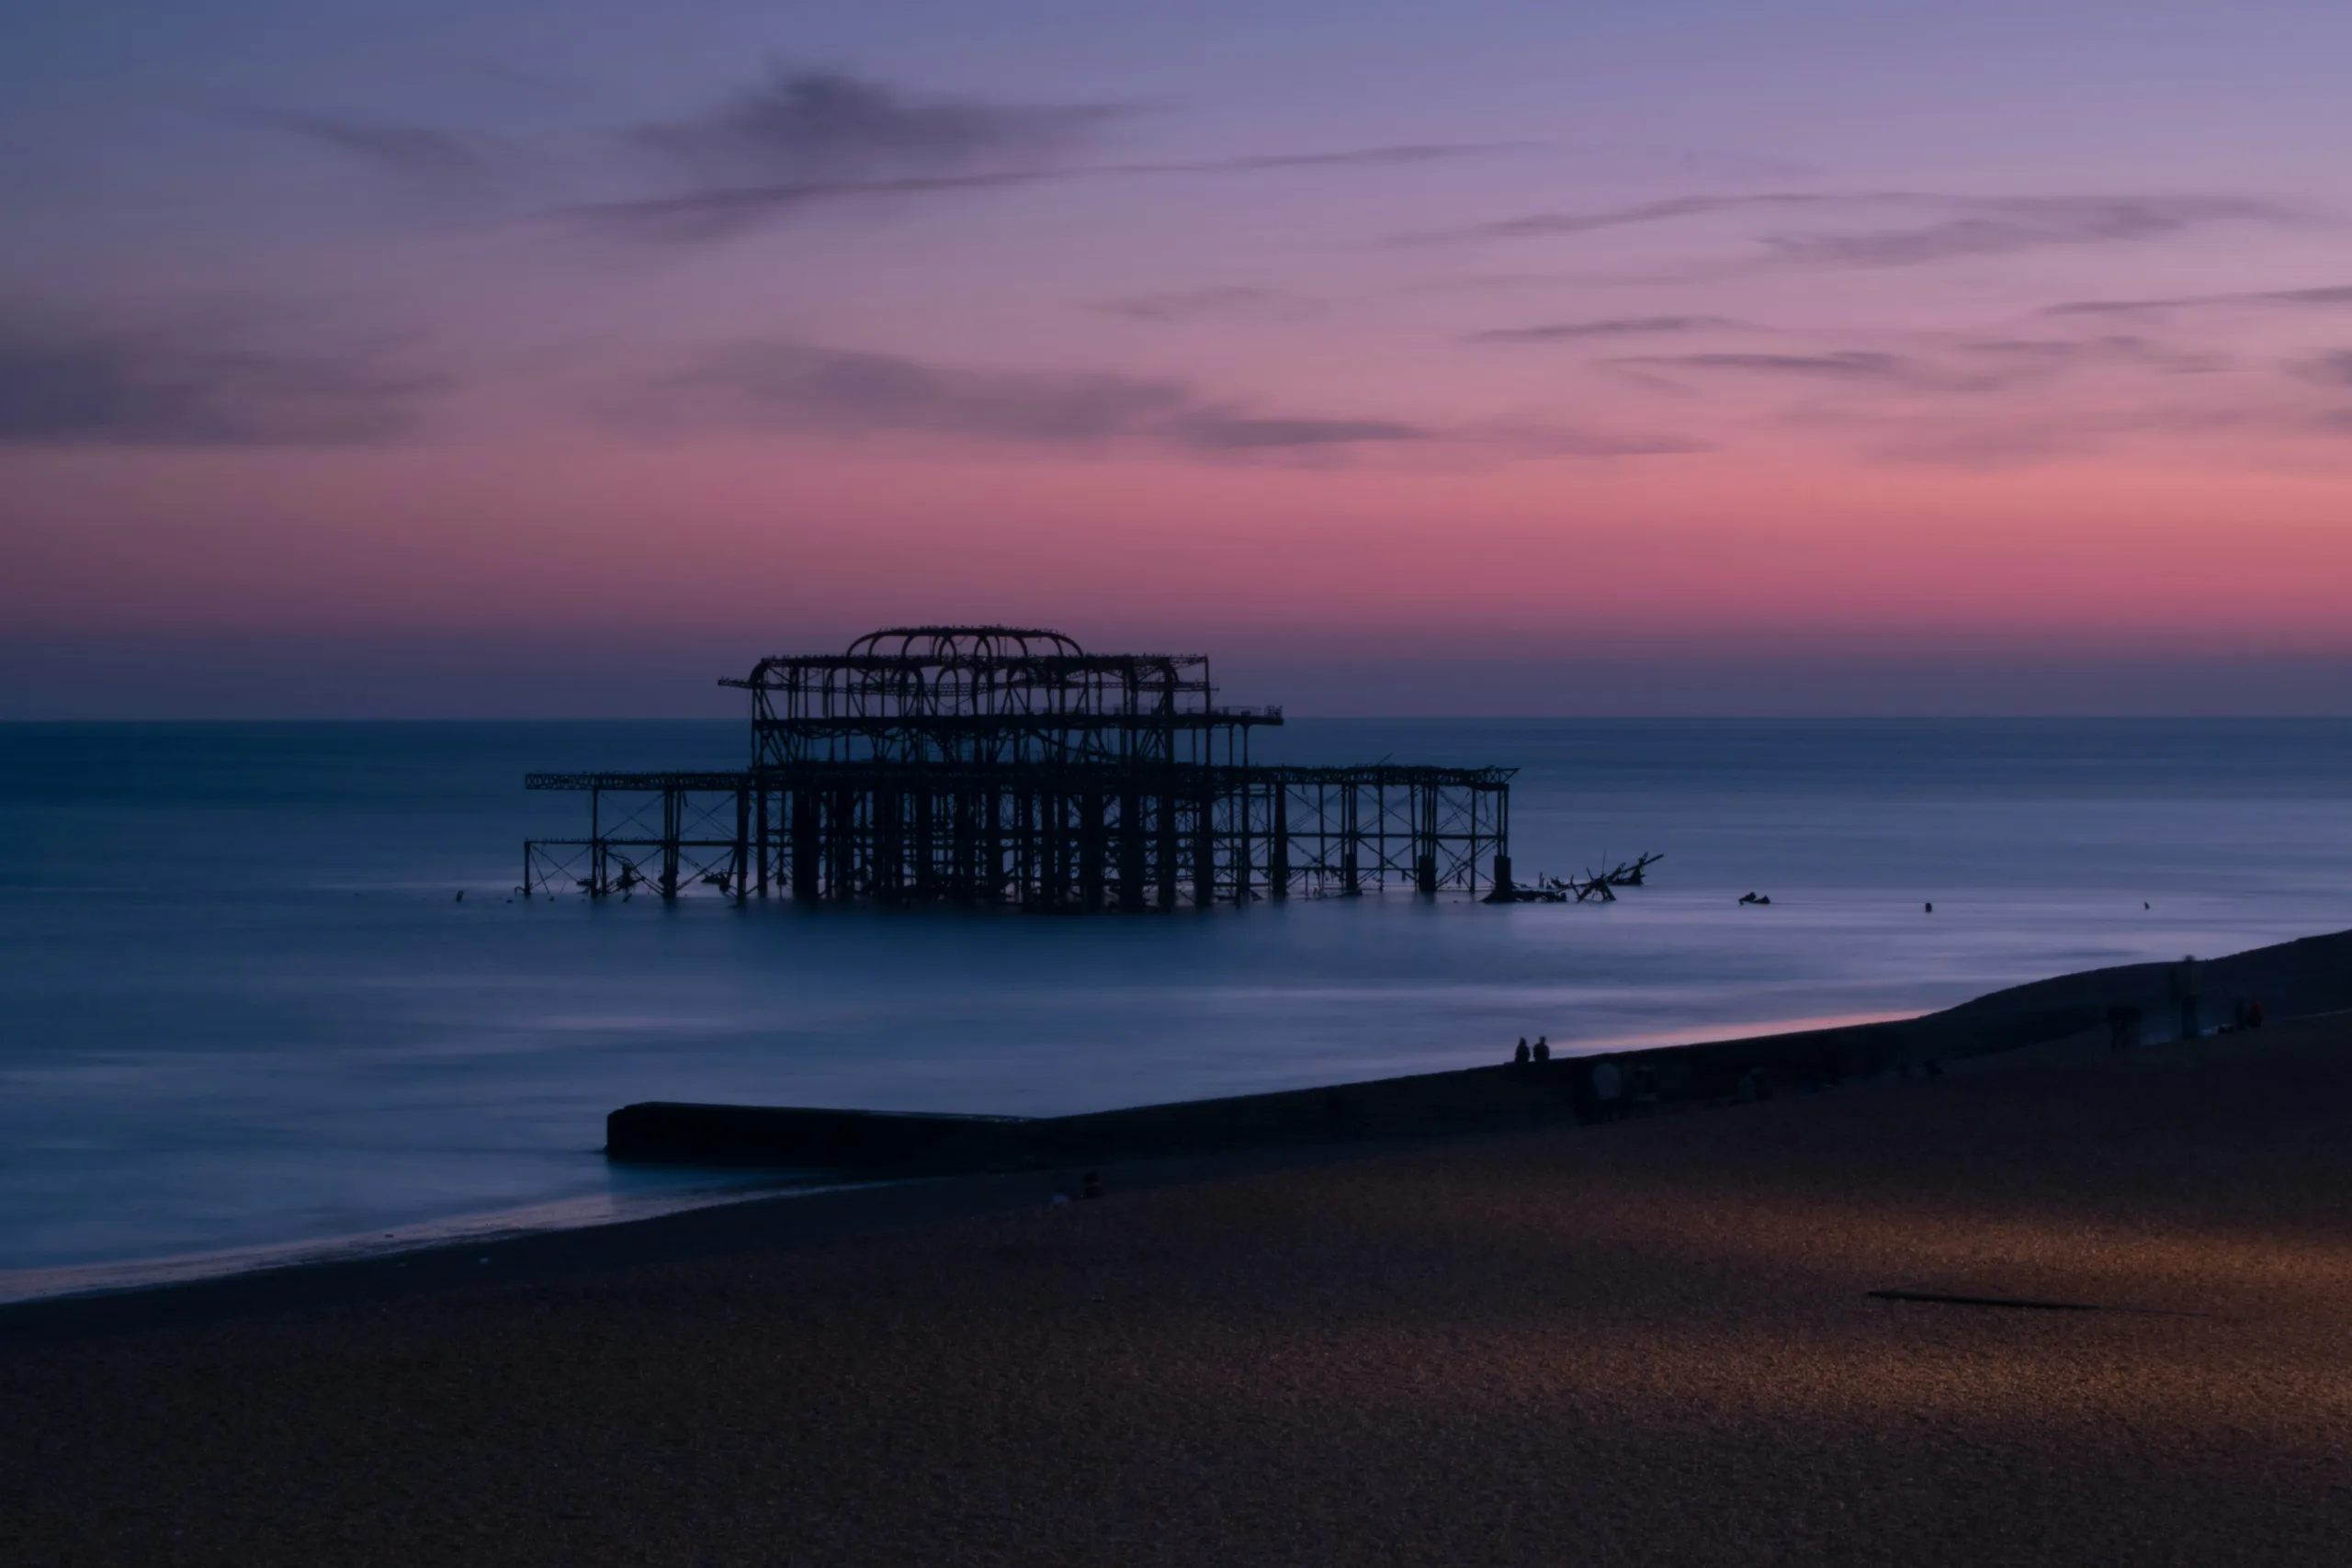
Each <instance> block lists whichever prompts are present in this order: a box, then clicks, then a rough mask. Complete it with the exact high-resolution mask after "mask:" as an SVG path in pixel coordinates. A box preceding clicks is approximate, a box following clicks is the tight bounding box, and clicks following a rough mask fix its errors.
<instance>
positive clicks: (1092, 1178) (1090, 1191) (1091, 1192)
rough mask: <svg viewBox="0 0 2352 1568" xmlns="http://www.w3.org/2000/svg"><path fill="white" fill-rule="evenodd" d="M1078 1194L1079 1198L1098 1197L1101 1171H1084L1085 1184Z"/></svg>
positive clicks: (1101, 1180)
mask: <svg viewBox="0 0 2352 1568" xmlns="http://www.w3.org/2000/svg"><path fill="white" fill-rule="evenodd" d="M1078 1195H1079V1196H1080V1197H1081V1198H1100V1197H1101V1196H1103V1173H1102V1172H1101V1171H1099V1170H1090V1171H1088V1172H1087V1173H1086V1185H1085V1186H1084V1187H1082V1188H1080V1190H1079V1194H1078Z"/></svg>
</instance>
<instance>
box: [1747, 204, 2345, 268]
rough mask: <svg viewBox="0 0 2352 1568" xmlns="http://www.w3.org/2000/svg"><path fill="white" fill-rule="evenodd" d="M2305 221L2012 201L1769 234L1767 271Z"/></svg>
mask: <svg viewBox="0 0 2352 1568" xmlns="http://www.w3.org/2000/svg"><path fill="white" fill-rule="evenodd" d="M2302 217H2303V214H2301V212H2298V211H2295V210H2293V209H2289V208H2287V207H2284V206H2282V205H2280V204H2278V203H2276V202H2268V201H2258V200H2252V199H2247V198H2243V197H2007V198H2004V199H2001V200H1996V201H1979V202H1971V203H1967V204H1964V210H1963V211H1962V215H1961V216H1958V217H1953V218H1949V219H1944V220H1939V221H1937V222H1933V223H1926V224H1918V225H1914V226H1911V227H1907V228H1899V229H1876V230H1868V231H1858V232H1842V233H1805V234H1767V235H1765V236H1763V237H1762V238H1761V239H1760V240H1759V241H1758V243H1760V244H1762V245H1763V246H1764V248H1765V251H1766V255H1765V256H1764V257H1763V258H1762V259H1761V260H1760V261H1759V262H1758V263H1757V264H1755V265H1759V266H1765V267H1781V266H1792V267H1898V266H1921V265H1928V264H1931V263H1935V262H1944V261H1960V260H1969V259H1976V258H1982V257H1989V256H2005V255H2014V254H2018V253H2020V252H2025V251H2035V250H2047V249H2052V248H2056V247H2063V246H2070V245H2086V244H2119V243H2134V242H2144V241H2150V240H2161V239H2168V238H2170V237H2172V236H2174V235H2177V234H2181V233H2185V232H2187V231H2189V230H2191V229H2196V228H2200V227H2203V226H2206V225H2210V224H2215V223H2224V222H2262V223H2285V222H2292V221H2299V220H2301V219H2302Z"/></svg>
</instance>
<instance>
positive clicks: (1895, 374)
mask: <svg viewBox="0 0 2352 1568" xmlns="http://www.w3.org/2000/svg"><path fill="white" fill-rule="evenodd" d="M1609 363H1611V364H1612V365H1625V366H1634V367H1640V368H1643V369H1648V370H1702V371H1733V372H1736V373H1739V374H1743V375H1759V376H1781V377H1796V378H1802V379H1804V380H1808V381H1909V380H1915V379H1917V378H1919V377H1920V375H1921V374H1922V370H1923V367H1921V366H1920V365H1919V364H1918V363H1917V362H1916V361H1914V360H1910V359H1906V358H1905V357H1903V356H1901V355H1893V354H1879V353H1872V352H1868V351H1864V350H1859V349H1853V350H1842V351H1838V352H1833V353H1826V354H1641V355H1625V356H1623V357H1622V358H1618V359H1612V360H1611V361H1610V362H1609Z"/></svg>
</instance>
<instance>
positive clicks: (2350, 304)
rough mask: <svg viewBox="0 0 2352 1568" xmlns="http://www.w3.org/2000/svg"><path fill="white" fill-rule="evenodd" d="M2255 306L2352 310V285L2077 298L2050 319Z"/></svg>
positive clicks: (2052, 310)
mask: <svg viewBox="0 0 2352 1568" xmlns="http://www.w3.org/2000/svg"><path fill="white" fill-rule="evenodd" d="M2233 305H2252V306H2261V307H2267V308H2272V309H2279V310H2345V309H2346V308H2352V283H2338V284H2328V285H2325V286H2324V287H2321V288H2265V289H2258V290H2256V291H2254V292H2251V293H2240V294H2183V295H2176V296H2174V297H2173V298H2171V299H2075V300H2071V301H2069V302H2067V303H2065V304H2063V305H2051V306H2048V307H2046V308H2045V309H2044V310H2043V312H2042V313H2043V314H2045V315H2051V316H2107V315H2136V314H2140V313H2143V312H2148V311H2155V310H2192V309H2202V308H2206V307H2212V306H2233Z"/></svg>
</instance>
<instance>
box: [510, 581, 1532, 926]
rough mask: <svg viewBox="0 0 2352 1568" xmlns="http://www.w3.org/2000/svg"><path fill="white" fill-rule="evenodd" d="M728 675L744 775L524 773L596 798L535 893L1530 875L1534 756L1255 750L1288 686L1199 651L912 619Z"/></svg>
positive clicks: (1194, 886) (1049, 894) (1434, 886)
mask: <svg viewBox="0 0 2352 1568" xmlns="http://www.w3.org/2000/svg"><path fill="white" fill-rule="evenodd" d="M720 684H722V685H727V686H734V687H739V688H741V689H742V690H745V691H748V692H749V693H750V694H751V704H752V737H751V739H752V760H751V766H750V767H748V768H746V769H744V770H743V771H741V772H740V773H533V774H531V775H529V776H528V777H527V778H526V780H525V781H524V783H525V787H526V788H528V789H535V790H571V791H580V792H584V793H585V794H586V795H588V815H589V829H588V836H587V837H585V838H581V839H534V840H529V841H527V842H526V843H525V844H524V846H523V883H522V891H523V893H524V894H525V895H526V896H536V895H540V894H554V893H558V892H563V891H571V890H573V889H577V890H580V891H582V892H585V893H587V894H588V895H589V896H591V897H606V896H608V895H611V894H615V893H618V894H622V895H624V896H628V895H630V894H633V893H636V892H639V891H642V892H646V893H649V894H652V895H656V896H658V897H662V898H664V899H672V898H676V897H680V896H681V895H683V894H685V893H688V892H691V891H694V890H695V889H697V888H702V889H712V890H716V891H717V892H718V893H720V894H723V895H725V896H727V897H731V898H734V899H736V900H738V901H741V900H744V899H749V898H753V897H767V896H768V895H769V894H770V893H771V892H774V893H777V894H786V893H788V894H789V895H790V896H791V897H793V898H795V899H796V900H804V901H809V902H837V901H845V900H867V901H873V902H879V903H886V904H902V903H927V902H933V901H939V902H950V903H959V904H975V905H978V904H1006V905H1012V906H1015V907H1018V908H1023V909H1036V910H1054V911H1069V912H1081V911H1092V910H1104V909H1129V910H1135V909H1170V908H1176V907H1177V906H1178V905H1180V904H1190V905H1193V906H1195V907H1201V908H1205V907H1207V906H1209V905H1213V904H1217V903H1235V904H1239V903H1248V902H1250V901H1252V900H1254V899H1259V898H1284V897H1293V896H1297V897H1330V896H1339V897H1347V896H1351V895H1358V894H1364V893H1371V892H1377V891H1380V890H1382V889H1385V888H1389V887H1399V888H1409V889H1412V890H1414V891H1416V892H1419V893H1420V894H1423V895H1427V896H1434V895H1436V894H1437V893H1439V892H1440V891H1442V890H1447V889H1454V890H1460V891H1463V892H1466V893H1470V894H1473V895H1476V894H1477V893H1479V892H1480V891H1481V890H1482V889H1483V890H1486V891H1488V892H1500V893H1504V894H1506V895H1508V893H1509V892H1510V889H1511V880H1510V779H1511V775H1512V774H1513V773H1516V772H1517V771H1518V770H1517V769H1515V768H1441V767H1419V766H1403V765H1393V764H1390V763H1387V762H1385V761H1384V762H1380V763H1375V764H1372V765H1368V766H1361V767H1292V766H1267V765H1262V764H1257V763H1253V762H1252V761H1250V732H1251V731H1252V730H1253V729H1257V728H1264V727H1269V726H1274V725H1279V724H1281V723H1282V722H1283V716H1282V710H1281V709H1280V708H1274V707H1265V708H1249V707H1229V706H1220V705H1218V704H1217V703H1216V688H1215V686H1214V685H1213V684H1212V683H1211V682H1210V679H1209V667H1208V660H1207V659H1206V657H1205V656H1203V655H1200V654H1124V653H1123V654H1097V653H1089V652H1087V651H1086V650H1085V649H1081V648H1080V646H1079V645H1078V644H1077V643H1076V642H1075V641H1073V640H1071V639H1070V638H1069V637H1064V636H1063V635H1061V634H1060V633H1058V632H1051V631H1043V630H1036V629H1031V628H1024V627H1011V626H895V627H891V628H888V629H887V630H884V631H878V632H873V633H869V634H868V635H866V636H865V637H859V638H858V639H857V640H856V641H855V642H854V643H852V644H851V645H850V646H849V649H848V650H847V651H846V652H843V653H838V654H816V655H806V656H795V657H789V658H776V659H763V660H760V662H759V663H758V664H757V665H755V666H753V668H752V672H751V673H750V675H748V676H746V677H743V678H741V679H729V680H726V681H722V682H720Z"/></svg>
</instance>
